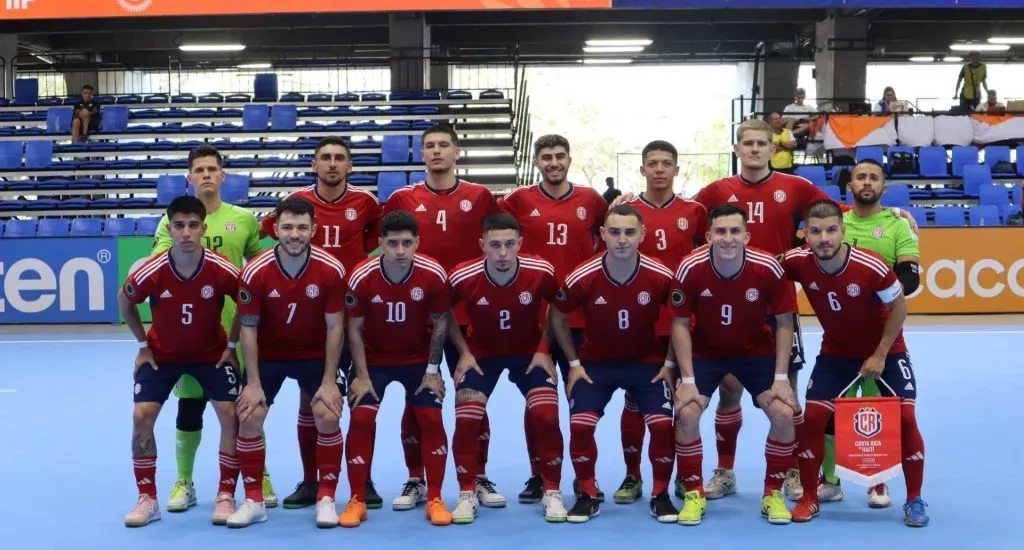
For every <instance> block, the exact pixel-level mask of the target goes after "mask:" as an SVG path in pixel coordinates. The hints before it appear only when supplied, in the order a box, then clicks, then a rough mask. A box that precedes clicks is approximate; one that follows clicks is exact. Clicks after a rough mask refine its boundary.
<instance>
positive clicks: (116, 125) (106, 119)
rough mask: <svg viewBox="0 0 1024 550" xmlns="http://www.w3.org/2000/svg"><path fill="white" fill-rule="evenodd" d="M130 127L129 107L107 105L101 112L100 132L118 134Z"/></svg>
mask: <svg viewBox="0 0 1024 550" xmlns="http://www.w3.org/2000/svg"><path fill="white" fill-rule="evenodd" d="M127 128H128V107H125V106H124V105H114V106H112V107H106V108H105V109H103V112H102V113H101V114H100V132H102V133H107V134H116V133H119V132H124V131H125V130H126V129H127Z"/></svg>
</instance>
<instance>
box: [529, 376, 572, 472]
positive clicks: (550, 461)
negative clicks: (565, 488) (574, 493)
mask: <svg viewBox="0 0 1024 550" xmlns="http://www.w3.org/2000/svg"><path fill="white" fill-rule="evenodd" d="M526 415H527V420H526V424H527V425H528V426H532V427H533V428H532V429H533V432H534V434H533V435H534V437H535V438H536V439H535V443H534V445H535V447H536V452H537V454H536V455H534V454H533V453H532V452H531V453H530V455H531V457H536V460H534V459H533V458H531V460H530V463H531V466H534V465H535V466H534V468H535V469H534V471H535V472H536V471H539V472H540V475H541V477H542V478H543V479H544V490H545V491H553V490H558V488H559V486H560V485H561V484H562V454H563V453H564V452H565V449H564V442H563V440H562V430H561V428H560V427H559V425H558V390H555V389H552V388H541V389H536V390H533V391H531V392H530V393H529V394H528V395H527V396H526ZM527 440H529V437H528V438H527Z"/></svg>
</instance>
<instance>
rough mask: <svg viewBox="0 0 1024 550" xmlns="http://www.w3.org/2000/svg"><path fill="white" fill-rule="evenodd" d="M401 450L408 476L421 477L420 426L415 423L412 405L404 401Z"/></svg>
mask: <svg viewBox="0 0 1024 550" xmlns="http://www.w3.org/2000/svg"><path fill="white" fill-rule="evenodd" d="M402 452H403V453H404V454H405V466H406V467H407V468H409V477H414V478H416V479H423V459H422V458H420V455H421V453H422V450H421V449H420V426H419V424H417V423H416V415H415V413H413V412H412V405H410V404H408V403H406V404H405V411H404V412H403V413H402Z"/></svg>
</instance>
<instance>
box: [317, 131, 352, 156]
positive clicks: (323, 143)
mask: <svg viewBox="0 0 1024 550" xmlns="http://www.w3.org/2000/svg"><path fill="white" fill-rule="evenodd" d="M328 145H337V146H338V147H342V148H344V149H345V153H347V154H348V156H349V157H350V158H351V157H352V149H349V147H348V144H347V143H345V140H343V139H341V138H340V137H336V136H327V137H325V138H323V139H321V140H320V141H319V142H318V143H317V144H316V147H315V148H314V149H313V158H314V159H315V158H316V157H317V156H318V155H319V154H320V149H323V148H324V147H327V146H328Z"/></svg>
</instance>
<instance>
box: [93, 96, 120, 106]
mask: <svg viewBox="0 0 1024 550" xmlns="http://www.w3.org/2000/svg"><path fill="white" fill-rule="evenodd" d="M93 100H94V101H95V102H96V103H99V104H100V105H113V104H114V102H115V101H116V100H117V98H115V97H114V96H112V95H98V96H93Z"/></svg>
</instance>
